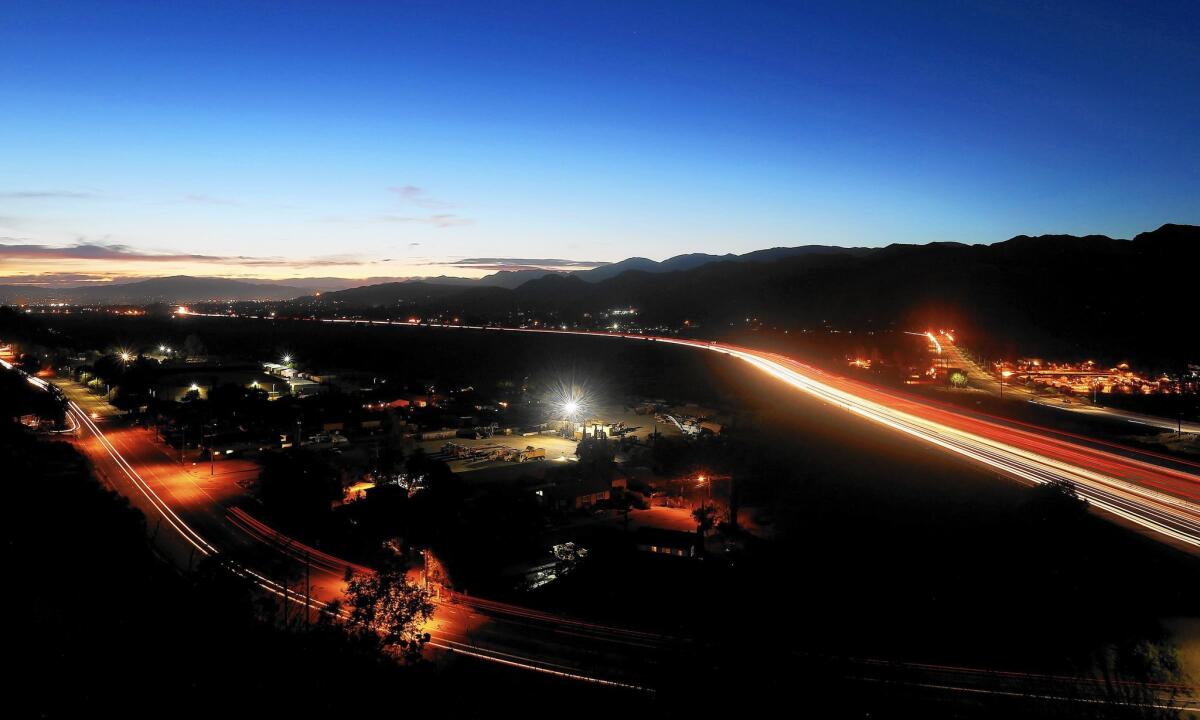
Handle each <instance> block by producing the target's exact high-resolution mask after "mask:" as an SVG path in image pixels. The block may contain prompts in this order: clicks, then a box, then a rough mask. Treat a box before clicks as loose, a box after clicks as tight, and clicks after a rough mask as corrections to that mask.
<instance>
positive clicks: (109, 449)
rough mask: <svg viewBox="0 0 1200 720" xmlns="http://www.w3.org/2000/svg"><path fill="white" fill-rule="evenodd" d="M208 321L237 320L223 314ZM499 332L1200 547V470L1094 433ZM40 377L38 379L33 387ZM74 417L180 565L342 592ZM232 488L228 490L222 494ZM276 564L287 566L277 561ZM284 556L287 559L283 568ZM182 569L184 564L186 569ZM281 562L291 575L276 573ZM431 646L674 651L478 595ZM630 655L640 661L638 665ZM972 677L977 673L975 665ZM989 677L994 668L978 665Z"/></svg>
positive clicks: (205, 489)
mask: <svg viewBox="0 0 1200 720" xmlns="http://www.w3.org/2000/svg"><path fill="white" fill-rule="evenodd" d="M212 317H229V316H228V315H215V316H212ZM324 322H338V323H342V322H344V323H359V324H372V325H403V326H416V325H417V324H416V323H403V322H394V321H393V322H381V321H363V320H325V321H324ZM421 326H422V327H445V328H462V329H471V330H486V331H494V332H526V333H542V334H565V335H586V336H594V337H608V338H622V339H627V340H635V341H643V342H656V343H661V344H666V345H678V346H683V347H688V348H692V349H697V350H705V351H709V352H716V353H721V354H724V355H727V356H730V357H733V358H737V359H739V360H741V361H744V362H746V363H747V364H748V365H750V366H751V367H753V368H755V369H756V370H758V371H760V372H763V373H765V374H767V375H770V376H771V377H774V378H776V379H778V380H779V381H781V382H784V383H785V384H787V385H789V386H790V387H792V388H794V389H796V390H798V391H801V392H803V393H805V394H807V395H810V396H812V397H814V398H817V399H819V400H821V401H823V402H826V403H829V404H830V405H833V406H835V407H837V408H839V409H841V410H844V411H846V412H849V413H852V414H855V415H858V416H859V417H861V418H862V419H864V420H865V421H869V422H872V423H875V424H878V425H883V426H886V427H888V428H890V429H892V430H894V431H896V432H900V433H903V434H905V435H907V436H909V437H911V438H913V439H915V440H918V441H920V442H922V443H924V444H927V445H929V446H931V447H934V448H938V449H941V450H943V451H945V452H949V453H952V454H954V455H957V456H960V457H962V458H965V459H967V460H969V461H971V462H973V463H977V464H980V465H983V466H986V467H988V468H991V469H994V470H996V471H998V472H999V473H1001V474H1003V475H1005V476H1007V477H1011V478H1015V479H1019V480H1022V481H1025V482H1029V483H1046V482H1052V481H1065V482H1068V483H1070V484H1072V485H1073V486H1074V487H1075V488H1076V491H1077V492H1078V493H1079V495H1080V496H1081V497H1083V498H1085V499H1087V500H1088V501H1089V503H1091V505H1092V506H1093V507H1095V508H1097V509H1100V510H1102V511H1105V512H1107V513H1109V514H1111V515H1114V516H1116V517H1118V518H1120V519H1122V520H1123V521H1125V522H1128V523H1131V524H1133V525H1136V526H1139V527H1141V528H1143V529H1145V530H1147V531H1150V532H1151V533H1152V534H1154V535H1155V536H1157V537H1159V538H1160V539H1163V540H1167V541H1169V542H1172V543H1173V544H1176V545H1180V546H1183V547H1186V548H1188V549H1192V550H1194V549H1195V548H1198V547H1200V505H1197V503H1196V501H1197V500H1198V499H1200V484H1198V483H1200V476H1198V475H1197V471H1198V470H1200V466H1198V465H1196V464H1190V463H1186V462H1183V461H1178V460H1173V459H1170V458H1164V457H1161V456H1157V455H1153V454H1151V453H1139V452H1136V451H1130V450H1129V449H1128V448H1116V447H1110V448H1108V449H1105V448H1103V447H1097V446H1096V442H1095V441H1088V439H1086V438H1072V439H1066V435H1065V434H1064V433H1059V432H1056V431H1053V430H1050V429H1047V428H1039V427H1033V426H1024V427H1022V426H1019V425H1017V424H1014V423H1012V422H1007V421H1003V420H1000V419H998V418H988V417H983V416H980V415H978V414H973V413H969V412H967V411H963V410H961V409H959V408H953V407H950V406H945V405H940V404H938V403H934V402H931V401H929V400H925V399H922V398H917V397H914V396H911V395H908V394H905V393H899V392H892V391H889V390H886V389H882V388H878V387H874V386H871V385H868V384H866V383H861V382H858V381H855V380H850V379H847V378H843V377H840V376H836V375H833V374H830V373H827V372H825V371H822V370H820V369H817V368H814V367H812V366H810V365H807V364H804V363H800V362H798V361H796V360H794V359H792V358H788V357H786V356H783V355H780V354H777V353H771V352H766V351H762V350H756V349H752V348H746V347H741V346H736V345H731V344H725V343H717V342H705V341H698V340H682V339H678V338H668V337H654V336H645V335H636V334H620V333H600V332H586V331H570V330H542V329H526V328H499V327H481V326H460V325H451V326H439V325H431V324H428V323H425V324H421ZM35 381H36V382H39V383H40V382H41V381H37V380H36V379H31V382H35ZM67 390H68V397H69V398H70V400H71V402H70V409H71V416H72V418H73V419H74V421H75V422H77V423H78V424H79V426H80V427H81V428H82V434H83V435H84V436H85V437H84V439H83V440H82V442H83V444H84V446H85V448H86V449H87V450H88V452H89V455H91V456H92V458H93V460H98V461H99V462H98V466H99V467H98V469H100V470H101V473H102V474H103V475H104V476H105V477H106V479H107V480H108V481H109V482H110V484H112V483H113V482H114V481H117V482H118V483H121V484H122V485H123V486H124V487H121V488H119V489H121V491H122V492H123V494H126V495H127V496H129V497H131V498H132V499H133V500H134V501H135V504H137V505H138V506H139V507H141V508H142V509H143V511H145V512H146V514H147V517H149V518H152V519H154V518H157V520H152V522H154V523H155V524H156V525H157V526H158V529H156V532H155V536H156V540H157V543H156V544H158V545H159V546H160V550H162V548H163V547H164V546H163V543H162V541H163V540H164V538H163V537H162V535H163V533H161V532H159V531H158V530H165V527H166V526H169V527H170V528H173V529H174V530H175V531H176V533H175V534H174V535H175V542H174V544H173V546H171V545H167V546H165V548H166V549H165V550H162V551H163V552H165V553H166V554H167V555H169V556H171V558H172V559H173V560H174V561H175V562H176V564H178V565H180V566H184V567H191V566H192V565H193V562H194V560H195V559H196V557H197V555H205V556H207V555H218V554H219V556H220V558H221V561H222V562H223V563H224V564H225V565H226V566H227V567H229V568H230V569H231V570H232V571H234V572H236V573H238V574H241V575H243V576H246V577H250V578H252V579H253V580H254V581H255V582H256V583H257V584H258V585H259V586H260V587H262V588H263V589H265V590H267V591H269V592H272V593H275V594H277V595H282V594H283V592H284V589H283V588H284V583H283V582H281V580H282V577H280V578H276V577H273V574H279V575H281V576H283V575H290V576H291V582H292V583H293V585H292V587H293V589H292V590H290V591H289V592H290V593H292V594H293V600H294V601H296V602H302V600H300V599H299V598H298V597H296V590H295V589H294V588H295V585H294V581H295V580H296V578H297V576H299V577H301V578H302V577H303V572H304V570H305V569H307V571H308V572H309V574H310V582H311V585H312V592H311V594H312V597H313V603H314V604H315V605H318V606H321V605H324V603H325V602H326V601H328V600H332V599H335V598H336V597H338V596H339V595H340V594H341V592H342V588H343V578H344V574H345V571H346V568H347V567H352V568H353V569H357V570H359V571H368V570H366V569H365V568H357V567H355V566H353V565H352V564H351V563H348V562H346V561H343V560H339V559H337V558H333V557H331V556H328V555H326V554H325V553H321V552H320V551H318V550H315V549H313V548H309V547H307V546H304V545H302V544H300V543H298V542H296V541H294V540H291V539H289V538H286V537H284V536H282V535H280V534H279V533H277V532H275V531H274V530H273V529H271V528H270V527H268V526H266V525H263V524H262V523H261V522H259V521H257V520H255V519H254V518H253V517H251V516H249V515H248V514H246V513H245V511H243V510H240V509H239V508H237V507H234V506H233V503H232V501H231V499H230V498H231V497H233V495H235V494H236V492H235V491H234V490H232V489H231V488H229V487H228V483H224V484H222V483H221V482H219V481H218V480H210V481H208V483H209V484H207V485H206V481H205V480H203V473H200V474H199V475H197V474H196V473H189V472H188V471H187V469H186V468H185V467H183V466H181V465H180V464H179V463H178V462H176V461H175V460H174V459H172V457H171V455H170V454H168V452H167V450H166V449H165V448H164V447H162V446H160V445H158V444H156V443H155V442H154V441H153V439H152V436H151V434H150V432H149V431H145V430H136V429H128V428H123V429H118V430H112V431H107V432H106V431H103V430H101V428H100V427H99V426H98V425H97V423H96V422H95V421H94V420H93V418H92V416H91V415H92V413H91V412H90V411H88V412H85V411H84V410H83V409H82V408H81V407H80V405H79V404H78V401H80V400H83V399H84V398H86V397H87V395H86V393H83V392H82V391H77V392H76V393H72V392H71V391H70V389H69V388H67ZM226 492H228V493H230V494H229V496H225V495H224V493H226ZM281 558H285V559H286V560H284V561H283V562H281ZM289 561H290V562H289ZM185 563H186V564H185ZM276 568H283V569H280V570H279V571H278V573H275V569H276ZM429 629H430V631H431V633H432V635H433V637H434V640H433V641H432V642H431V645H433V646H434V647H437V648H441V649H443V650H453V651H455V652H459V653H462V654H466V655H470V656H474V657H478V658H480V659H484V660H489V661H492V662H499V663H504V664H508V665H512V666H515V667H520V668H525V669H531V670H537V671H541V672H548V673H554V674H560V675H564V676H567V677H572V678H576V679H582V680H590V681H593V682H602V683H606V684H613V685H618V686H623V687H634V688H640V687H643V686H642V685H640V684H639V680H638V678H639V677H645V676H646V675H647V674H648V673H652V672H653V668H654V667H655V666H656V665H657V664H658V662H659V660H661V657H660V656H659V655H658V653H659V652H660V651H666V650H667V649H668V648H671V649H674V650H678V649H679V646H678V645H677V642H678V641H675V640H672V639H670V638H665V637H662V636H660V635H657V634H654V633H649V632H640V631H636V630H629V629H624V628H614V627H609V626H604V625H598V624H593V623H589V622H586V621H582V620H577V619H572V618H565V617H561V616H557V615H552V614H548V613H543V612H539V611H534V610H529V609H525V608H520V607H516V606H512V605H506V604H502V603H494V602H490V601H486V600H481V599H473V598H464V597H461V596H453V597H452V598H451V599H450V600H449V601H443V602H440V603H439V607H438V611H437V613H436V617H435V620H434V622H433V624H432V625H431V627H430V628H429ZM635 658H636V659H637V660H635ZM972 672H974V671H972ZM978 672H979V673H981V674H982V675H990V674H991V672H990V671H978Z"/></svg>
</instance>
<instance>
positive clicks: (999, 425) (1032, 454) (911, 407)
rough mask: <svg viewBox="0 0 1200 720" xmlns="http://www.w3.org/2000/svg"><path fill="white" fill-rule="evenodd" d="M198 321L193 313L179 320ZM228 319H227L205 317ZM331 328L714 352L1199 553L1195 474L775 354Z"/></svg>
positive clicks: (1191, 468) (724, 346)
mask: <svg viewBox="0 0 1200 720" xmlns="http://www.w3.org/2000/svg"><path fill="white" fill-rule="evenodd" d="M186 314H189V315H201V314H200V313H190V312H189V313H186ZM202 316H204V317H218V318H229V317H236V316H231V315H220V314H204V315H202ZM317 322H324V323H334V324H361V325H387V326H406V327H433V328H441V329H456V330H461V331H485V332H506V333H535V334H550V335H576V336H587V337H597V338H614V339H623V340H632V341H639V342H656V343H660V344H667V345H676V346H682V347H687V348H692V349H696V350H703V351H707V352H715V353H721V354H724V355H728V356H730V357H733V358H736V359H739V360H742V361H744V362H746V363H747V364H748V365H749V366H750V367H752V368H754V369H755V370H757V371H760V372H763V373H766V374H767V375H769V376H771V377H773V378H775V379H777V380H779V381H781V382H783V383H784V384H786V385H788V386H790V387H792V388H793V389H795V390H798V391H800V392H803V393H805V394H807V395H809V396H812V397H814V398H816V399H818V400H820V401H822V402H824V403H826V404H828V405H831V406H833V407H837V408H840V409H842V410H845V411H846V412H849V413H853V414H855V415H857V416H859V417H861V418H862V419H863V420H865V421H869V422H871V423H875V424H877V425H881V426H884V427H886V428H889V429H891V430H893V431H895V432H899V433H903V434H904V435H907V436H908V437H910V438H912V439H913V440H914V441H917V442H920V443H922V444H924V445H926V446H929V447H931V448H935V449H939V450H941V451H945V452H948V453H951V454H953V455H956V456H958V457H960V458H963V459H966V460H968V461H970V462H971V463H974V464H976V465H981V466H984V467H986V468H988V469H991V470H993V471H996V472H998V473H1000V474H1001V475H1003V476H1005V477H1008V478H1010V479H1014V480H1017V481H1020V482H1024V483H1029V484H1044V483H1066V484H1068V485H1070V486H1071V487H1073V488H1075V491H1076V492H1077V493H1078V495H1079V496H1080V497H1082V498H1084V499H1086V500H1087V501H1088V502H1089V503H1090V504H1091V506H1092V507H1093V508H1095V509H1097V510H1100V511H1102V512H1104V513H1106V514H1107V515H1108V516H1109V517H1111V518H1114V519H1116V520H1118V521H1120V522H1123V523H1126V524H1128V525H1132V526H1134V527H1137V528H1140V529H1142V530H1145V531H1148V532H1149V533H1150V535H1151V536H1152V537H1154V538H1156V539H1158V540H1161V541H1164V542H1167V543H1169V544H1172V545H1174V546H1176V547H1180V548H1183V549H1185V550H1187V551H1189V552H1193V553H1195V552H1200V503H1198V502H1197V501H1198V500H1200V465H1198V464H1196V463H1190V462H1187V461H1182V460H1175V459H1167V458H1164V456H1161V455H1158V454H1155V453H1149V452H1141V451H1138V450H1135V449H1133V448H1124V447H1122V448H1116V447H1109V448H1105V447H1098V446H1097V445H1096V444H1095V443H1089V442H1087V441H1086V439H1081V438H1076V437H1070V436H1067V435H1066V434H1064V433H1060V432H1058V431H1055V430H1053V429H1052V428H1043V427H1038V426H1033V425H1028V424H1021V423H1013V422H1010V421H1006V420H1004V419H1003V418H995V417H993V418H988V417H981V416H980V415H978V414H976V413H972V412H969V411H966V410H962V409H958V408H954V407H952V406H949V405H945V404H941V403H937V402H934V401H930V400H928V399H926V398H922V397H920V396H917V395H913V394H911V393H904V392H900V391H893V390H886V389H883V388H880V387H878V386H874V385H870V384H868V383H865V382H860V381H857V380H852V379H849V378H845V377H841V376H838V375H835V374H832V373H829V372H826V371H824V370H821V369H819V368H816V367H813V366H811V365H808V364H805V363H801V362H799V361H797V360H795V359H793V358H790V357H787V356H785V355H781V354H779V353H773V352H768V351H764V350H759V349H755V348H750V347H743V346H738V345H733V344H729V343H723V342H717V341H703V340H685V339H681V338H674V337H660V336H654V335H642V334H635V333H621V332H597V331H586V330H553V329H547V328H509V327H500V326H479V325H444V324H437V323H419V322H411V321H391V320H387V321H375V320H360V319H353V318H324V319H321V320H318V321H317Z"/></svg>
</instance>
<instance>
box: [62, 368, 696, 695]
mask: <svg viewBox="0 0 1200 720" xmlns="http://www.w3.org/2000/svg"><path fill="white" fill-rule="evenodd" d="M56 384H57V385H58V386H59V387H60V388H61V389H62V390H63V391H64V394H65V395H66V396H67V398H68V400H69V401H70V408H71V415H72V417H73V418H74V419H76V420H77V421H78V422H79V424H80V431H79V433H78V436H77V443H78V445H79V446H80V448H81V449H82V450H83V451H84V452H85V453H86V454H87V455H88V457H89V458H90V459H91V460H92V463H93V466H94V467H95V469H96V471H97V473H98V474H99V475H101V477H102V479H103V480H104V481H105V482H106V483H107V484H108V485H109V486H110V487H112V488H113V489H115V490H116V491H118V492H120V493H121V494H122V495H124V496H125V497H127V498H129V499H130V501H131V502H132V503H133V504H134V505H135V506H136V507H138V508H139V509H140V510H141V511H142V512H143V513H144V514H145V515H146V517H147V519H148V522H149V523H150V526H151V529H152V535H153V539H154V544H155V548H156V550H157V551H158V552H159V554H160V555H161V556H162V557H163V558H164V559H166V560H168V561H170V562H171V563H173V564H174V565H175V566H176V567H179V568H180V569H190V568H193V567H195V566H196V564H197V563H198V562H199V561H200V560H201V559H202V558H204V557H208V556H217V557H219V559H220V561H221V562H222V563H224V564H225V565H226V566H227V567H229V568H230V569H231V570H232V571H234V572H236V573H238V574H240V575H243V576H245V577H248V578H251V579H252V580H253V581H254V582H256V583H257V584H258V585H259V586H260V587H261V588H262V589H263V590H265V591H267V592H270V593H272V594H274V595H276V596H280V597H282V596H283V595H284V592H285V586H286V587H287V591H286V592H287V594H288V596H289V598H290V602H291V603H292V604H294V605H296V606H303V604H304V603H305V587H306V586H307V587H308V589H309V592H308V596H309V600H310V602H311V605H312V606H313V607H323V606H324V605H325V604H326V603H328V602H330V601H332V600H335V599H338V598H340V597H341V595H342V593H343V591H344V588H345V582H344V580H345V575H346V571H347V569H349V570H351V571H352V572H354V573H359V574H361V573H368V572H371V570H370V569H369V568H365V567H362V566H360V565H356V564H355V563H352V562H349V561H346V560H342V559H339V558H336V557H333V556H331V555H329V554H328V553H324V552H322V551H320V550H318V549H316V548H312V547H309V546H307V545H304V544H303V543H301V542H299V541H297V540H294V539H292V538H289V537H287V536H285V535H282V534H281V533H278V532H277V531H275V530H274V529H273V528H271V527H269V526H268V525H266V524H264V523H263V522H261V521H260V520H258V519H257V518H255V517H254V516H253V515H252V514H251V513H250V512H248V511H247V510H246V509H245V508H244V507H242V505H243V504H244V500H245V489H246V484H247V482H248V481H249V480H252V479H253V478H254V477H255V476H256V474H257V469H256V468H255V467H253V466H252V465H251V464H249V463H239V462H237V461H222V462H218V463H217V464H216V466H215V471H216V472H215V474H210V466H209V464H208V463H207V462H200V463H197V464H193V463H192V462H191V461H190V460H189V461H187V462H184V463H180V462H179V457H178V454H177V451H175V450H173V449H171V448H169V447H168V446H166V445H163V444H161V443H159V442H158V441H157V440H156V439H155V436H154V433H153V431H151V430H147V429H142V428H132V427H126V426H124V425H122V424H119V423H117V422H114V420H113V418H114V417H115V416H116V415H117V414H118V411H116V410H115V409H113V408H111V406H109V405H108V404H107V403H105V402H104V401H103V400H102V399H100V398H97V397H96V396H94V395H92V394H91V393H88V392H87V391H86V390H85V389H84V388H82V387H81V386H79V385H78V384H76V383H73V382H70V381H58V382H57V383H56ZM85 407H86V408H87V409H86V410H85V409H84V408H85ZM306 579H307V583H306ZM436 605H437V607H436V610H435V613H434V617H433V620H432V621H431V622H430V624H429V625H428V626H427V627H426V628H425V629H426V630H427V631H428V632H429V633H430V634H431V636H432V638H433V639H432V641H431V642H430V645H431V646H432V647H434V648H435V649H438V650H441V651H443V652H446V653H455V654H459V655H466V656H469V657H473V658H477V659H480V660H486V661H489V662H495V663H501V664H504V665H509V666H513V667H519V668H524V669H527V670H533V671H538V672H542V673H549V674H554V675H559V676H563V677H570V678H573V679H577V680H582V681H587V682H593V683H600V684H605V685H612V686H616V687H625V688H629V689H634V690H641V689H646V688H644V687H643V684H642V683H644V682H645V681H646V678H647V677H649V676H651V674H652V673H653V672H654V671H655V667H656V666H657V664H658V663H659V662H660V660H661V659H662V658H661V655H660V653H663V652H668V651H671V650H672V649H674V648H676V647H677V645H678V643H677V642H676V641H674V640H672V639H670V638H665V637H663V636H660V635H657V634H654V633H649V632H642V631H638V630H633V629H628V628H617V627H611V626H607V625H601V624H597V623H591V622H588V621H585V620H581V619H576V618H570V617H564V616H558V615H552V614H550V613H543V612H539V611H534V610H530V609H527V608H522V607H517V606H513V605H508V604H504V603H499V602H493V601H489V600H486V599H482V598H473V597H467V596H463V595H459V594H453V593H445V594H443V595H442V596H441V597H440V598H439V599H438V601H437V602H436ZM293 612H303V609H302V607H297V608H296V609H295V610H294V611H293Z"/></svg>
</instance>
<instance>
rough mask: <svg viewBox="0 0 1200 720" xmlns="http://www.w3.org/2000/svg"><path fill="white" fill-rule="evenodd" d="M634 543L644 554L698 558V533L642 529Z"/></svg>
mask: <svg viewBox="0 0 1200 720" xmlns="http://www.w3.org/2000/svg"><path fill="white" fill-rule="evenodd" d="M633 539H634V543H635V545H636V547H637V549H638V550H640V551H642V552H648V553H654V554H656V555H671V556H674V557H696V555H697V540H698V538H697V537H696V533H694V532H684V531H682V530H668V529H666V528H656V527H640V528H638V529H637V530H636V531H635V532H634V535H633Z"/></svg>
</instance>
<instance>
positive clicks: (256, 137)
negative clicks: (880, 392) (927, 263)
mask: <svg viewBox="0 0 1200 720" xmlns="http://www.w3.org/2000/svg"><path fill="white" fill-rule="evenodd" d="M3 4H4V7H3V8H2V12H0V276H3V277H4V278H8V279H11V278H14V277H18V276H29V275H42V274H46V275H44V276H43V279H44V280H46V281H48V282H50V281H65V280H67V279H75V280H80V281H82V280H94V279H98V278H99V277H101V276H103V277H122V276H134V275H161V274H168V272H170V273H174V272H188V273H190V274H213V275H216V274H221V275H230V276H242V277H251V276H253V277H276V278H277V277H291V276H313V275H317V276H325V275H329V276H342V277H394V276H408V275H428V274H440V273H442V272H452V273H454V274H466V275H472V274H474V275H477V274H482V273H483V272H486V271H490V270H491V269H494V268H495V267H500V266H507V265H511V266H514V267H519V266H522V265H527V264H539V263H536V262H533V263H531V262H529V260H530V259H546V258H564V259H570V260H579V261H612V260H619V259H621V258H624V257H627V256H631V255H643V256H647V257H652V258H656V259H661V258H665V257H668V256H671V255H675V254H678V253H683V252H712V253H724V252H746V251H749V250H753V249H758V248H763V247H771V246H776V245H801V244H810V243H828V244H840V245H884V244H888V243H892V242H914V243H923V242H929V241H935V240H959V241H964V242H993V241H997V240H1002V239H1005V238H1008V237H1010V236H1012V235H1016V234H1022V233H1024V234H1039V233H1051V232H1055V233H1057V232H1064V233H1075V234H1084V233H1103V234H1108V235H1112V236H1117V237H1131V236H1132V235H1133V234H1136V233H1137V232H1140V231H1142V230H1149V229H1153V228H1155V227H1157V226H1158V225H1160V224H1162V223H1164V222H1180V223H1196V222H1198V221H1200V131H1197V128H1200V40H1198V39H1197V38H1198V37H1200V32H1197V31H1198V30H1200V5H1198V4H1196V3H1194V2H1179V3H1173V2H1160V3H1153V4H1151V5H1149V6H1147V4H1137V3H1129V4H1118V3H1107V2H1089V3H1079V4H1078V5H1077V6H1075V7H1065V6H1066V5H1068V3H1061V4H1060V3H1051V2H1036V3H1035V2H1030V3H1025V2H994V3H992V2H978V3H967V2H946V3H941V2H921V3H911V2H894V3H891V2H886V3H861V4H860V3H854V2H836V3H829V4H823V3H786V4H785V3H750V2H727V3H700V2H679V3H655V2H646V1H644V0H643V1H642V2H628V3H625V2H603V3H583V2H563V3H547V4H541V3H532V2H522V3H515V2H512V3H510V2H484V3H478V4H474V3H455V2H449V1H446V2H429V3H406V2H392V3H381V4H378V5H374V4H369V3H365V2H343V3H325V4H316V3H313V4H304V3H298V2H276V3H255V2H246V1H243V2H231V3H221V4H214V3H184V2H167V3H161V2H157V3H155V2H147V3H117V2H104V3H77V4H69V3H60V2H25V1H15V2H13V1H9V0H6V1H5V2H4V3H3ZM1060 5H1061V7H1060ZM471 258H499V259H501V262H495V263H493V262H481V263H471V262H469V259H471ZM463 259H467V260H468V262H465V263H464V262H462V261H463ZM456 262H457V263H459V264H457V265H455V264H454V263H456ZM541 264H545V263H541ZM47 273H49V274H47Z"/></svg>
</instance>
